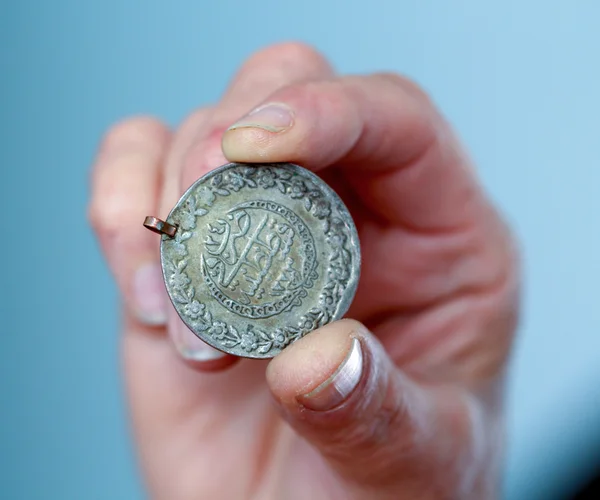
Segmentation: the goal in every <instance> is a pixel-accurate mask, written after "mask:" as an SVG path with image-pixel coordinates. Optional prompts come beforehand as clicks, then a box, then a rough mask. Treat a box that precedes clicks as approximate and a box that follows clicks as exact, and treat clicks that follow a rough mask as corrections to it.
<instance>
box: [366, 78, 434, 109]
mask: <svg viewBox="0 0 600 500" xmlns="http://www.w3.org/2000/svg"><path fill="white" fill-rule="evenodd" d="M372 78H375V79H379V80H382V81H385V82H389V83H391V84H392V85H395V86H396V87H399V88H400V89H402V90H403V91H404V92H406V93H407V94H409V95H411V96H413V97H416V98H418V99H420V100H423V101H427V102H431V98H430V96H429V93H428V92H427V91H426V90H425V89H424V88H423V87H422V86H421V85H420V84H419V83H417V82H416V81H415V80H413V79H411V78H409V77H408V76H406V75H401V74H400V73H395V72H393V71H382V72H378V73H374V74H373V75H372Z"/></svg>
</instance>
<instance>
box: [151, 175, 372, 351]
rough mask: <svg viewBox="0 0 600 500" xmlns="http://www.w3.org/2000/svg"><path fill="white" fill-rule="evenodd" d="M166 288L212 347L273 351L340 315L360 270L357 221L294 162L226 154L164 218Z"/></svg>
mask: <svg viewBox="0 0 600 500" xmlns="http://www.w3.org/2000/svg"><path fill="white" fill-rule="evenodd" d="M146 225H147V227H149V228H150V229H153V230H155V231H156V232H160V233H162V234H163V236H162V241H161V261H162V267H163V273H164V279H165V283H166V287H167V290H168V293H169V296H170V298H171V301H172V302H173V305H174V306H175V309H176V310H177V312H178V313H179V315H180V316H181V319H182V320H183V321H184V322H185V324H186V325H187V326H188V327H189V328H190V329H191V330H192V331H193V332H194V333H195V334H196V335H197V336H198V337H200V338H201V339H202V340H203V341H205V342H207V343H208V344H210V345H211V346H213V347H215V348H217V349H219V350H221V351H225V352H228V353H230V354H234V355H237V356H244V357H250V358H270V357H273V356H275V355H276V354H278V353H279V352H280V351H281V350H282V349H283V348H284V347H286V346H287V345H288V344H290V343H291V342H294V341H295V340H297V339H299V338H300V337H302V336H303V335H305V334H307V333H309V332H310V331H312V330H314V329H316V328H318V327H320V326H323V325H325V324H327V323H329V322H331V321H334V320H337V319H339V318H341V317H342V316H343V315H344V314H345V312H346V311H347V310H348V307H349V306H350V302H351V301H352V298H353V296H354V292H355V290H356V286H357V283H358V277H359V272H360V249H359V242H358V236H357V233H356V228H355V227H354V223H353V221H352V218H351V217H350V214H349V212H348V210H347V208H346V207H345V206H344V204H343V203H342V201H341V199H340V198H339V197H338V196H337V195H336V194H335V192H334V191H333V190H332V189H331V188H330V187H329V186H327V185H326V184H325V183H324V182H323V181H322V180H321V179H320V178H319V177H317V176H316V175H315V174H313V173H311V172H309V171H308V170H305V169H304V168H301V167H299V166H297V165H292V164H269V165H252V166H249V165H243V164H236V163H232V164H229V165H225V166H223V167H220V168H218V169H217V170H214V171H212V172H210V173H209V174H207V175H205V176H204V177H202V178H201V179H199V180H198V181H197V182H196V183H195V184H194V185H193V186H192V187H190V188H189V189H188V190H187V192H186V193H185V194H184V195H183V196H182V197H181V199H180V200H179V202H178V203H177V205H175V207H174V208H173V210H172V211H171V213H170V214H169V217H168V218H167V220H166V221H160V220H159V219H155V218H151V217H149V218H147V222H146Z"/></svg>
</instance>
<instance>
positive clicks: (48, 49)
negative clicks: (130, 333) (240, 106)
mask: <svg viewBox="0 0 600 500" xmlns="http://www.w3.org/2000/svg"><path fill="white" fill-rule="evenodd" d="M599 25H600V3H599V2H598V1H597V0H587V1H586V0H573V1H570V2H566V1H558V0H554V1H553V0H545V1H541V0H530V1H527V0H503V1H502V2H500V1H482V0H438V1H434V0H419V1H417V0H412V1H409V0H387V1H385V0H371V1H368V2H365V1H362V0H344V1H342V0H300V1H295V2H292V1H285V0H279V1H274V0H262V1H261V2H241V1H235V0H212V1H210V2H208V1H206V0H196V1H193V0H178V1H173V0H171V1H168V2H167V1H163V2H157V1H150V0H146V1H143V0H102V1H100V0H96V1H92V0H87V1H85V0H53V1H44V0H37V1H33V0H20V1H19V2H7V1H5V2H0V64H1V66H0V87H1V88H0V90H1V93H0V132H1V135H0V144H1V147H0V165H1V168H2V179H1V182H0V189H1V193H0V195H1V196H0V208H1V211H0V214H1V217H2V219H1V222H0V228H1V230H2V244H1V245H0V249H1V250H0V252H1V255H0V257H1V260H0V262H1V263H2V272H1V275H2V282H1V283H2V287H1V291H0V293H1V301H0V313H1V316H2V326H1V327H0V329H1V335H0V339H1V340H0V342H1V344H0V349H1V351H0V388H1V391H0V412H1V413H0V422H1V425H0V457H1V458H0V498H3V499H4V498H6V499H10V500H13V499H15V500H16V499H19V500H20V499H23V500H37V499H60V500H69V499H77V500H78V499H109V498H110V499H115V500H118V499H136V498H143V496H144V495H143V493H142V489H141V486H140V482H139V479H138V477H137V474H136V470H135V465H134V461H133V454H132V448H131V443H130V440H129V434H128V430H127V423H126V419H125V412H124V406H123V399H122V394H121V389H120V382H119V364H118V357H117V348H118V346H117V339H118V332H117V325H118V309H117V295H116V291H115V289H114V286H113V284H112V282H111V280H110V278H109V276H108V274H107V272H106V270H105V267H104V264H103V262H102V260H101V257H100V254H99V252H98V250H97V249H96V246H95V242H94V240H93V237H92V234H91V232H90V230H89V229H88V227H87V224H86V219H85V212H86V201H87V190H88V188H87V176H88V166H89V164H90V161H91V159H92V156H93V153H94V148H95V146H96V143H97V141H98V138H99V136H100V135H101V133H102V132H103V130H104V129H105V128H106V127H107V126H108V125H109V124H110V123H111V122H113V121H115V120H117V119H119V118H121V117H123V116H125V115H130V114H137V113H152V114H156V115H158V116H161V117H163V118H164V119H166V120H167V121H168V122H169V123H172V124H176V123H177V122H178V121H179V120H180V119H181V118H182V117H184V115H185V114H186V113H188V112H189V111H190V110H191V109H192V108H193V107H195V106H198V105H202V104H205V103H209V102H211V101H214V100H216V99H217V98H218V97H219V95H220V93H221V91H222V90H223V88H224V86H225V85H226V83H227V81H228V79H229V78H230V77H231V76H232V74H233V72H234V71H235V69H236V67H237V66H238V65H239V64H240V63H241V62H242V61H243V60H244V58H246V57H247V56H248V55H249V54H251V53H252V52H253V51H255V50H256V49H258V48H260V47H262V46H264V45H266V44H269V43H272V42H276V41H282V40H289V39H298V40H304V41H307V42H310V43H312V44H314V45H316V46H317V47H319V48H320V49H321V50H322V51H323V52H324V53H325V54H326V55H328V56H329V57H330V58H331V59H332V61H333V62H334V64H335V65H336V66H337V68H338V69H339V70H340V71H342V72H368V71H372V70H382V69H386V70H396V71H400V72H403V73H406V74H408V75H410V76H412V77H413V78H415V79H416V80H418V81H419V82H420V83H421V84H422V85H423V86H424V87H425V88H426V89H428V90H429V91H430V92H431V94H432V95H433V97H434V99H435V100H436V101H437V102H438V103H439V105H440V106H441V108H442V109H443V110H444V112H445V113H446V114H447V116H448V117H449V118H450V120H451V121H452V122H453V123H454V124H455V125H456V127H457V129H458V131H459V132H460V133H461V135H462V136H463V138H464V140H465V142H466V144H467V145H468V147H469V148H470V150H471V151H472V154H473V156H474V158H475V160H476V162H477V163H478V165H479V168H480V171H481V176H482V178H483V180H484V183H485V185H486V187H487V188H488V190H489V192H490V193H491V195H492V196H493V197H494V199H495V200H496V201H497V203H498V204H499V205H500V206H501V208H502V209H503V210H504V212H505V214H506V215H507V217H508V219H509V220H510V221H511V223H512V224H513V226H514V228H515V229H516V231H517V233H518V235H519V237H520V239H521V242H522V246H523V251H524V275H525V284H526V286H525V292H524V317H523V322H522V326H521V329H520V337H519V341H518V344H517V349H516V353H515V356H514V362H513V368H512V371H511V384H510V408H509V415H508V418H509V427H510V448H509V453H508V463H507V472H506V499H510V500H520V499H524V500H537V499H541V500H549V499H550V500H551V499H554V498H560V492H561V491H568V489H569V488H570V487H571V485H572V484H574V483H576V482H577V481H579V480H580V479H581V478H583V477H584V476H585V474H586V472H587V471H588V469H589V467H591V462H590V461H591V460H592V459H593V458H594V453H595V450H596V449H598V450H600V362H599V359H600V357H599V353H600V305H599V304H598V284H599V283H600V232H599V231H598V227H599V226H598V223H597V220H598V214H599V213H600V197H599V196H598V184H599V183H600V161H599V160H600V153H599V149H598V144H599V141H598V134H599V131H600V118H599V117H600V99H599V97H598V93H599V91H600V85H599V76H600V69H599V66H598V62H599V61H600V59H599V56H598V48H599V47H600V30H599V29H598V26H599Z"/></svg>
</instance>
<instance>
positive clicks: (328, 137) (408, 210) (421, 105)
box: [223, 74, 488, 231]
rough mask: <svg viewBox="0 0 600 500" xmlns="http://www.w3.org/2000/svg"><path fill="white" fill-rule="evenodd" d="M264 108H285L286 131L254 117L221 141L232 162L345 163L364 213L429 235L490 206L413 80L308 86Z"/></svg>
mask: <svg viewBox="0 0 600 500" xmlns="http://www.w3.org/2000/svg"><path fill="white" fill-rule="evenodd" d="M265 107H277V108H278V109H280V113H284V112H285V111H286V109H287V110H289V112H290V113H292V114H293V117H294V119H293V121H290V123H291V125H290V127H288V128H287V129H285V130H280V128H279V129H278V128H276V127H273V126H272V125H271V124H269V123H260V122H258V121H257V116H263V114H262V113H256V112H250V114H249V115H247V117H245V118H242V119H241V120H240V121H238V122H237V123H236V124H234V125H232V126H231V127H230V128H229V129H228V130H227V132H226V133H225V134H224V136H223V151H224V153H225V156H226V157H227V158H228V159H229V160H230V161H239V162H263V163H268V162H280V161H286V162H290V161H291V162H295V163H298V164H300V165H303V166H305V167H307V168H310V169H312V170H315V171H319V170H321V169H323V168H325V167H328V166H331V165H340V166H341V168H343V171H344V176H345V177H346V178H347V179H348V181H349V182H350V183H351V184H353V185H354V186H355V187H356V188H357V189H356V192H357V193H358V194H359V195H360V197H361V201H362V202H363V203H365V204H366V205H367V206H368V208H370V209H371V210H372V211H374V212H375V213H377V214H378V215H380V216H381V217H382V218H383V219H385V220H388V221H389V222H392V223H401V224H403V225H405V226H407V227H411V228H416V229H422V230H426V231H431V230H437V229H442V230H443V229H453V228H456V227H462V226H464V225H468V224H469V223H470V222H471V221H472V220H473V216H476V215H479V214H480V213H481V209H482V207H488V205H487V203H486V201H485V198H484V196H483V193H482V191H481V189H480V187H479V184H478V182H477V179H476V177H475V175H474V173H473V170H472V169H470V168H469V167H468V160H467V158H466V156H465V154H464V153H463V150H462V148H461V146H460V144H459V142H458V140H457V139H456V137H455V136H454V134H453V133H452V131H451V129H450V127H449V125H448V124H447V123H446V121H445V120H444V119H443V117H442V116H441V114H440V113H439V112H438V111H437V110H436V109H435V107H434V106H433V105H432V103H431V101H430V100H429V99H428V98H427V97H426V95H425V93H424V92H422V91H420V90H419V89H418V88H417V87H416V85H414V84H413V83H411V82H409V81H408V80H405V79H403V78H401V77H398V76H395V75H387V74H384V75H373V76H367V77H347V78H342V79H339V80H334V81H321V82H308V83H302V84H297V85H292V86H289V87H286V88H284V89H281V90H279V91H277V92H275V93H274V94H272V95H271V96H270V97H269V98H268V99H267V100H266V101H265V102H264V103H263V104H261V105H260V106H259V108H258V109H265ZM274 114H275V113H271V115H274ZM264 116H265V117H268V116H269V114H264Z"/></svg>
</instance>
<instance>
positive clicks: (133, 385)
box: [90, 44, 518, 500]
mask: <svg viewBox="0 0 600 500" xmlns="http://www.w3.org/2000/svg"><path fill="white" fill-rule="evenodd" d="M240 117H242V118H240ZM229 162H233V163H232V164H229V165H228V163H229ZM249 164H252V165H249ZM222 165H226V166H224V167H222V168H221V169H218V167H221V166H222ZM296 165H300V166H301V167H304V168H300V167H297V166H296ZM305 169H306V170H305ZM190 186H192V187H191V188H190ZM188 188H190V189H189V190H188ZM186 190H187V191H186ZM338 196H339V198H338ZM340 199H341V200H340ZM147 215H152V216H155V217H156V219H154V220H152V221H150V222H149V224H151V225H154V227H155V229H157V230H158V231H159V232H161V233H162V236H160V237H159V236H157V235H156V234H152V233H151V232H150V231H147V230H146V229H144V228H143V227H142V226H141V221H142V220H143V219H144V217H145V216H147ZM90 216H91V219H92V222H93V225H94V227H95V229H96V231H97V233H98V236H99V240H100V243H101V245H102V248H103V250H104V252H105V254H106V257H107V260H108V262H109V265H110V268H111V270H112V272H113V274H114V276H115V278H116V281H117V283H118V285H119V288H120V290H121V294H122V297H123V304H124V328H123V329H124V332H123V338H122V340H123V359H124V372H125V379H126V385H127V394H128V398H129V405H130V409H131V414H132V419H133V430H134V433H135V437H136V440H137V445H138V448H139V457H140V460H141V463H142V470H143V473H144V477H145V480H146V482H147V487H148V491H149V492H150V494H151V495H152V497H154V498H167V499H169V500H178V499H198V498H207V499H250V498H256V499H261V500H263V499H264V500H269V499H277V500H279V499H286V500H288V499H289V500H294V499H302V500H304V499H307V498H311V499H329V498H343V499H363V498H364V499H378V498H382V499H383V498H394V499H404V498H406V499H414V498H420V499H429V498H431V499H438V498H456V499H461V500H468V499H477V500H481V499H487V498H495V497H496V496H497V494H498V480H499V473H500V458H501V445H502V393H503V373H504V371H505V366H506V361H507V358H508V355H509V352H510V346H511V342H512V338H513V334H514V329H515V323H516V318H517V309H518V308H517V304H518V293H517V291H518V272H517V266H516V264H515V261H516V258H515V251H514V245H513V243H512V238H511V237H510V234H509V232H508V231H507V229H506V227H505V225H504V224H503V222H502V221H501V219H500V218H499V216H498V214H497V213H496V211H495V210H494V208H493V207H492V206H491V204H490V202H489V200H487V198H486V197H485V194H484V193H483V191H482V189H481V188H480V186H479V184H478V181H477V179H476V175H475V171H474V169H473V168H472V167H471V166H470V164H469V160H468V158H467V156H466V155H465V153H464V152H463V150H462V148H461V146H460V144H459V143H458V141H457V139H456V137H455V136H454V134H453V132H452V130H451V129H450V127H449V125H448V124H447V123H446V122H445V121H444V119H443V118H442V117H441V115H440V114H439V112H438V111H437V110H436V109H435V108H434V107H433V105H432V103H431V101H430V100H429V99H428V98H427V96H426V95H425V94H424V93H423V92H422V91H421V90H420V89H419V88H418V87H417V86H416V85H415V84H413V83H412V82H409V81H408V80H406V79H404V78H402V77H399V76H395V75H388V74H378V75H370V76H353V77H337V76H335V75H334V74H333V72H332V70H331V69H330V67H329V65H328V64H327V62H326V61H324V60H323V58H322V57H321V56H320V55H319V54H317V53H315V52H314V51H313V50H312V49H310V48H307V47H305V46H303V45H299V44H284V45H279V46H274V47H271V48H269V49H266V50H264V51H262V52H260V53H258V54H256V55H255V56H253V57H252V58H251V59H250V60H249V61H248V62H246V63H245V64H244V66H243V67H242V68H241V70H240V71H239V73H238V75H237V76H236V77H235V79H234V81H233V82H232V84H231V86H230V88H229V89H228V90H227V92H226V93H225V95H224V96H223V98H222V100H221V102H220V103H219V104H217V105H216V106H214V107H212V108H204V109H200V110H198V111H196V112H194V113H193V114H192V115H191V116H190V117H189V118H188V119H187V120H186V121H185V122H184V123H183V124H182V125H181V126H180V127H179V128H178V130H176V131H171V130H169V129H168V128H167V127H166V126H164V125H163V124H161V122H159V121H158V120H155V119H152V118H133V119H130V120H127V121H124V122H122V123H120V124H118V125H116V126H115V127H114V128H113V129H112V130H111V131H109V133H108V134H107V136H106V138H105V140H104V142H103V144H102V147H101V149H100V152H99V155H98V159H97V161H96V165H95V167H94V171H93V196H92V202H91V207H90ZM161 221H164V222H165V223H166V225H164V224H163V225H160V224H162V223H161ZM353 221H354V222H353ZM354 224H355V226H356V230H357V233H358V238H359V239H360V252H359V246H358V238H357V233H356V232H355V229H354ZM159 241H160V243H159ZM159 247H162V252H160V253H159ZM340 255H341V256H340ZM161 259H162V260H161ZM360 261H361V263H360V265H358V264H359V262H360ZM359 269H360V279H359V273H358V270H359ZM163 273H164V275H163ZM165 283H166V285H167V289H168V295H169V296H170V299H171V301H172V302H171V301H170V300H169V298H168V296H167V291H166V290H165ZM357 283H358V288H357V289H356V294H355V296H354V299H353V300H352V296H353V295H354V288H355V286H356V284H357ZM350 302H351V304H350ZM348 306H350V308H349V309H348V311H347V312H346V314H345V316H346V318H348V319H342V320H338V318H339V317H341V315H342V314H343V313H344V311H345V310H346V309H347V307H348ZM336 320H337V321H336ZM313 330H314V331H313ZM201 339H204V341H203V340H201ZM208 344H210V346H209V345H208ZM211 346H214V347H216V348H217V349H215V348H214V347H211ZM223 351H225V352H223ZM239 356H244V357H254V358H271V357H273V356H274V357H273V359H271V360H270V361H268V363H267V361H259V360H255V359H243V358H240V357H239ZM273 401H274V402H275V403H274V404H273Z"/></svg>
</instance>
